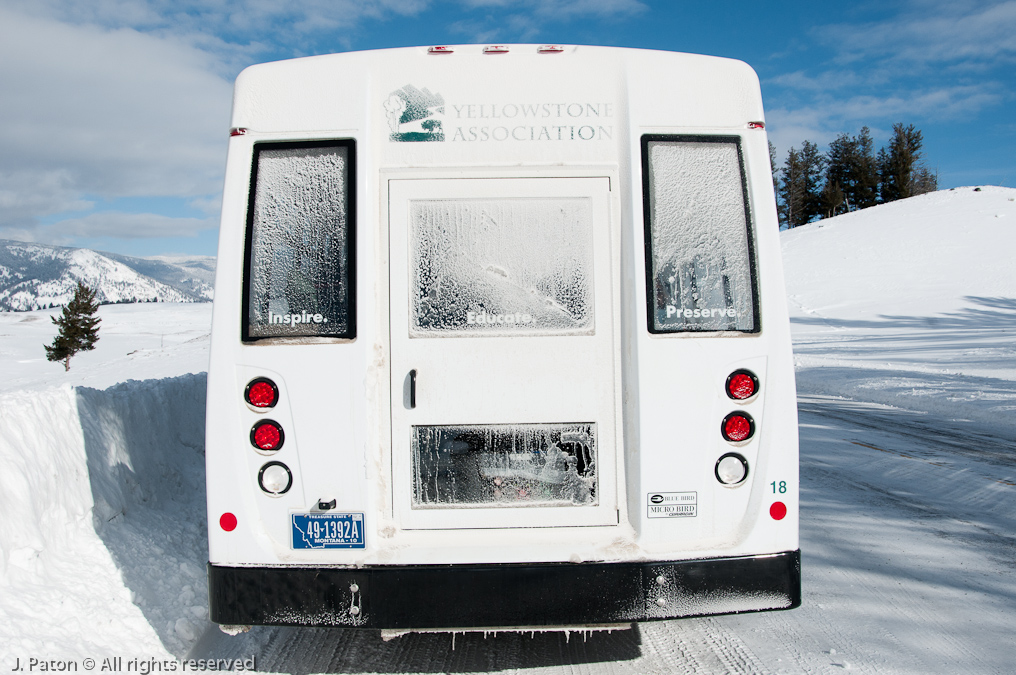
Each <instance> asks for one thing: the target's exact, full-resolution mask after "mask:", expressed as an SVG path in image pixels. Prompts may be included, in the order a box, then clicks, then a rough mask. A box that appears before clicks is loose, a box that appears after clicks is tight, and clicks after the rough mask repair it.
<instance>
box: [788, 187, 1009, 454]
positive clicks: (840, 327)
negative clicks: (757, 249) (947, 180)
mask: <svg viewBox="0 0 1016 675" xmlns="http://www.w3.org/2000/svg"><path fill="white" fill-rule="evenodd" d="M781 236H782V242H783V259H784V267H785V273H786V277H787V296H788V299H789V302H790V312H791V323H792V328H793V333H794V354H795V357H796V363H797V383H798V389H799V391H801V392H805V393H815V392H823V393H826V394H835V395H841V396H846V397H849V398H856V399H858V400H864V401H874V402H878V403H884V404H887V405H893V406H896V407H899V408H904V409H908V410H915V411H923V412H926V413H929V414H931V415H935V416H940V417H942V418H944V419H965V420H971V421H974V422H976V423H977V424H978V425H981V426H982V427H986V428H989V429H991V430H992V431H994V432H998V433H1005V434H1006V436H1007V437H1008V438H1012V439H1016V414H1014V413H1016V189H1012V188H1002V187H991V186H985V187H978V188H975V187H964V188H956V189H954V190H942V191H939V192H933V193H930V194H925V195H921V196H919V197H913V198H911V199H905V200H901V201H898V202H892V203H890V204H884V205H881V206H876V207H873V208H870V209H865V210H863V211H856V212H854V213H850V214H846V215H842V216H837V217H836V218H831V219H828V220H823V221H819V222H817V223H812V224H810V225H805V226H803V227H799V228H796V229H794V230H790V231H787V232H784V233H783V234H782V235H781Z"/></svg>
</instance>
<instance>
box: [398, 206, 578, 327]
mask: <svg viewBox="0 0 1016 675" xmlns="http://www.w3.org/2000/svg"><path fill="white" fill-rule="evenodd" d="M409 212H410V216H409V217H410V232H411V234H410V239H411V243H410V254H409V257H410V260H409V265H410V279H411V282H410V287H411V298H410V302H411V303H412V304H411V308H410V309H411V312H410V313H411V315H412V320H411V322H410V335H411V336H412V337H422V336H429V335H442V334H444V335H462V334H482V335H518V334H554V335H575V334H582V333H592V331H593V232H592V204H591V203H590V200H589V199H584V198H533V199H523V198H517V199H476V200H474V199H455V200H452V199H448V200H432V201H431V200H421V201H413V202H411V203H410V210H409Z"/></svg>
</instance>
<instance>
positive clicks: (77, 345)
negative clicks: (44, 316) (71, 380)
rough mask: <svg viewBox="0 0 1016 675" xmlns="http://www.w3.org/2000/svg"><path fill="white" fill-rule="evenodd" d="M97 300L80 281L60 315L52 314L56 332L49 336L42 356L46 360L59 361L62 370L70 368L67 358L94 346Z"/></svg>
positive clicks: (69, 359) (96, 329) (97, 326)
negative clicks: (62, 365) (50, 337)
mask: <svg viewBox="0 0 1016 675" xmlns="http://www.w3.org/2000/svg"><path fill="white" fill-rule="evenodd" d="M98 309H99V303H98V302H96V300H95V291H93V290H91V289H90V288H88V287H87V286H85V285H84V284H83V283H81V282H80V281H79V282H78V286H77V288H75V289H74V297H73V298H71V301H70V302H69V303H67V304H66V305H64V308H63V312H61V314H60V317H59V318H58V317H53V323H54V324H56V325H57V326H59V327H60V332H59V333H57V336H56V337H55V338H54V339H53V344H52V345H48V346H46V358H47V359H49V360H50V361H63V364H64V370H65V371H67V370H70V369H71V357H72V356H74V355H75V354H77V353H78V352H80V351H88V350H91V349H95V343H96V342H97V341H98V340H99V322H100V321H102V319H100V318H99V317H97V316H95V312H96V311H98Z"/></svg>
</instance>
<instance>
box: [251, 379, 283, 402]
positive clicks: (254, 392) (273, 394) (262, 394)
mask: <svg viewBox="0 0 1016 675" xmlns="http://www.w3.org/2000/svg"><path fill="white" fill-rule="evenodd" d="M243 397H244V399H245V400H246V401H247V403H249V404H251V405H252V406H254V407H255V408H272V407H274V406H275V404H276V403H278V401H279V388H278V387H276V386H275V383H274V382H272V381H271V380H269V379H268V378H267V377H259V378H257V379H254V380H251V381H250V383H249V384H248V385H247V388H246V389H245V390H244V392H243Z"/></svg>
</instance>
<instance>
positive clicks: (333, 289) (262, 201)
mask: <svg viewBox="0 0 1016 675" xmlns="http://www.w3.org/2000/svg"><path fill="white" fill-rule="evenodd" d="M254 152H255V159H254V161H255V169H254V171H255V173H254V189H253V190H252V194H253V199H252V204H251V207H250V209H251V214H250V216H249V218H250V228H251V232H250V235H249V236H250V239H249V241H250V249H249V255H250V258H249V268H248V269H249V280H248V284H249V285H248V306H247V309H248V312H247V314H248V317H247V319H248V321H247V334H246V336H245V337H247V338H254V339H256V338H264V337H290V336H331V337H353V336H354V334H355V331H354V320H353V312H352V311H351V307H350V305H351V303H352V275H351V267H352V260H351V255H352V251H351V239H352V227H353V222H352V214H351V213H350V203H349V190H348V189H347V188H348V187H349V184H350V175H351V166H350V165H351V154H352V144H351V143H348V142H346V143H338V144H337V143H329V144H323V143H300V144H297V143H291V144H281V143H278V144H259V145H256V146H255V151H254Z"/></svg>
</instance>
